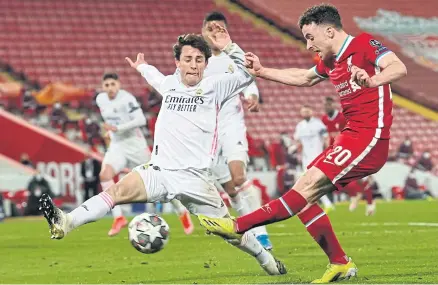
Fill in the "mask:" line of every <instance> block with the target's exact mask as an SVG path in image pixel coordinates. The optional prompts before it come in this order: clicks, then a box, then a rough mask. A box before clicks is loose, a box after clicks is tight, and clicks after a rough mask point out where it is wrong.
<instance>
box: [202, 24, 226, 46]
mask: <svg viewBox="0 0 438 285" xmlns="http://www.w3.org/2000/svg"><path fill="white" fill-rule="evenodd" d="M213 23H216V24H219V26H221V27H225V22H224V21H211V22H206V23H205V25H204V26H203V27H202V36H203V37H204V40H206V41H207V43H208V46H209V47H210V48H211V49H212V50H216V47H215V46H214V45H213V42H212V41H211V39H210V37H211V36H213Z"/></svg>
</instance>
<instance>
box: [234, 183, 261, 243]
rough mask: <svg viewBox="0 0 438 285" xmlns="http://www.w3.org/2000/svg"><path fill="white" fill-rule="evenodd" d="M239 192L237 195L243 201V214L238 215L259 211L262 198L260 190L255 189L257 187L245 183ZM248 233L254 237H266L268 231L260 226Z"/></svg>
mask: <svg viewBox="0 0 438 285" xmlns="http://www.w3.org/2000/svg"><path fill="white" fill-rule="evenodd" d="M241 188H242V189H241V190H240V191H241V192H239V194H240V195H241V197H242V200H244V202H245V204H246V205H245V206H244V209H245V211H246V212H245V213H243V214H240V213H239V214H240V215H246V214H248V213H251V212H253V211H255V210H257V209H259V208H260V207H261V206H262V197H261V195H260V192H259V191H260V190H259V189H257V187H255V186H254V185H253V184H252V183H251V182H250V181H246V182H245V183H244V184H243V185H242V186H241ZM250 232H252V233H253V234H254V235H255V236H259V235H267V234H268V231H267V230H266V227H265V226H260V227H257V228H253V229H252V230H250Z"/></svg>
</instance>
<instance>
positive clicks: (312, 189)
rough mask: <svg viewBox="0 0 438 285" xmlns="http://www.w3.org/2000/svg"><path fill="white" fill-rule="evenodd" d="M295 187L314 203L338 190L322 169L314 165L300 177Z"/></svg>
mask: <svg viewBox="0 0 438 285" xmlns="http://www.w3.org/2000/svg"><path fill="white" fill-rule="evenodd" d="M293 189H294V190H295V191H297V192H298V193H300V194H301V195H302V196H303V197H304V198H305V199H306V200H307V201H308V202H309V203H311V204H313V203H316V202H317V201H318V200H319V199H320V198H321V197H322V196H324V195H326V194H328V193H330V192H333V191H334V190H336V187H335V186H334V185H333V183H332V182H331V181H330V179H329V178H328V177H327V176H326V175H325V174H324V173H323V172H322V171H321V170H320V169H318V168H316V167H312V168H310V169H309V170H307V171H306V172H305V174H304V175H303V176H301V177H300V178H299V179H298V181H297V182H296V183H295V185H294V187H293Z"/></svg>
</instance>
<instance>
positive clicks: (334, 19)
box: [298, 4, 342, 29]
mask: <svg viewBox="0 0 438 285" xmlns="http://www.w3.org/2000/svg"><path fill="white" fill-rule="evenodd" d="M312 23H315V24H316V25H321V24H329V25H333V26H335V28H337V29H342V23H341V16H340V15H339V12H338V9H336V7H335V6H332V5H329V4H320V5H315V6H313V7H310V8H309V9H307V10H306V11H305V12H304V13H303V14H302V15H301V17H300V20H299V21H298V25H299V26H300V29H302V28H303V26H304V25H310V24H312Z"/></svg>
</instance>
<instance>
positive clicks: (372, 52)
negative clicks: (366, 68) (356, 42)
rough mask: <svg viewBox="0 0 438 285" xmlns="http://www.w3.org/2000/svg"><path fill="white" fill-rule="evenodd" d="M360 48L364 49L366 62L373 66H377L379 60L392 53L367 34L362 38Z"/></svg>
mask: <svg viewBox="0 0 438 285" xmlns="http://www.w3.org/2000/svg"><path fill="white" fill-rule="evenodd" d="M361 46H362V47H363V48H364V52H365V58H366V60H368V61H369V62H370V63H372V64H374V66H379V60H381V59H382V58H383V57H384V56H386V55H388V54H390V53H391V52H392V51H391V50H389V49H388V48H387V47H386V46H385V45H383V44H382V43H381V42H379V41H378V40H376V39H374V38H373V37H372V36H371V35H368V34H365V35H364V36H363V40H362V41H361Z"/></svg>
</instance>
